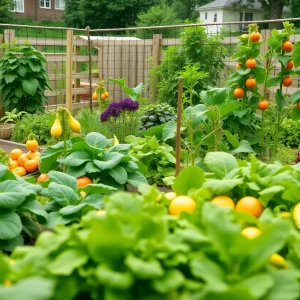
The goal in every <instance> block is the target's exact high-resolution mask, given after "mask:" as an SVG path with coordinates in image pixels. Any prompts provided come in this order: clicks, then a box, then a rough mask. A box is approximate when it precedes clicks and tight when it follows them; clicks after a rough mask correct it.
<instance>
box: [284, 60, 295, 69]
mask: <svg viewBox="0 0 300 300" xmlns="http://www.w3.org/2000/svg"><path fill="white" fill-rule="evenodd" d="M285 68H286V70H292V69H293V68H294V62H293V61H292V60H289V61H288V62H287V64H286V67H285Z"/></svg>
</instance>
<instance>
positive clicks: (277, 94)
mask: <svg viewBox="0 0 300 300" xmlns="http://www.w3.org/2000/svg"><path fill="white" fill-rule="evenodd" d="M275 101H276V104H277V106H278V108H279V109H282V108H284V107H285V104H286V100H285V97H284V96H283V95H282V94H281V92H280V89H278V90H277V91H276V92H275Z"/></svg>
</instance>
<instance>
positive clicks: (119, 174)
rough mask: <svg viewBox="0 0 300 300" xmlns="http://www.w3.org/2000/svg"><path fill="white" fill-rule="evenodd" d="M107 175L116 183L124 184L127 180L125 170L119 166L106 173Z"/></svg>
mask: <svg viewBox="0 0 300 300" xmlns="http://www.w3.org/2000/svg"><path fill="white" fill-rule="evenodd" d="M108 174H109V175H110V176H111V177H112V178H113V179H114V180H115V181H116V182H118V183H120V184H125V183H126V182H127V180H128V176H127V172H126V170H125V169H124V168H123V167H121V166H116V167H114V168H112V169H110V170H109V171H108Z"/></svg>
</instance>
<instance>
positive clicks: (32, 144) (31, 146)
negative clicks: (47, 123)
mask: <svg viewBox="0 0 300 300" xmlns="http://www.w3.org/2000/svg"><path fill="white" fill-rule="evenodd" d="M38 147H39V144H38V142H37V141H36V140H28V141H27V142H26V148H27V149H28V150H30V151H35V150H36V149H37V148H38Z"/></svg>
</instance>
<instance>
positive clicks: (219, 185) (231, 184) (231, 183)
mask: <svg viewBox="0 0 300 300" xmlns="http://www.w3.org/2000/svg"><path fill="white" fill-rule="evenodd" d="M241 184H243V180H242V179H209V180H206V181H205V183H204V184H203V187H206V188H209V189H210V190H211V191H212V193H213V194H216V195H220V194H224V193H227V192H230V191H231V190H232V189H233V188H235V187H236V186H239V185H241Z"/></svg>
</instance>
